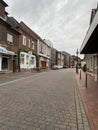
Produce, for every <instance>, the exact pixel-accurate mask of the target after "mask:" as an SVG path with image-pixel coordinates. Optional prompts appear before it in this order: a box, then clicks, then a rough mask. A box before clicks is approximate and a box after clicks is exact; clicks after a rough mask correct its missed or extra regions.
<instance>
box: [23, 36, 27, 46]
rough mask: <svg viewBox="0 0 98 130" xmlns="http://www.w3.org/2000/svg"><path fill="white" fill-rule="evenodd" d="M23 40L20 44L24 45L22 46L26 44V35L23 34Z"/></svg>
mask: <svg viewBox="0 0 98 130" xmlns="http://www.w3.org/2000/svg"><path fill="white" fill-rule="evenodd" d="M22 40H23V41H22V44H23V45H24V46H26V36H24V35H23V39H22Z"/></svg>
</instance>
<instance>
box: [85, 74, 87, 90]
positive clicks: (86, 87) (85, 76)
mask: <svg viewBox="0 0 98 130" xmlns="http://www.w3.org/2000/svg"><path fill="white" fill-rule="evenodd" d="M85 87H86V88H87V73H86V75H85Z"/></svg>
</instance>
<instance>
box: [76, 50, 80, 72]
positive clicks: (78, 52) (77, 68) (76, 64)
mask: <svg viewBox="0 0 98 130" xmlns="http://www.w3.org/2000/svg"><path fill="white" fill-rule="evenodd" d="M78 54H79V52H78V49H77V52H76V55H77V64H76V73H77V74H78Z"/></svg>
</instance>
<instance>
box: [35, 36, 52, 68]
mask: <svg viewBox="0 0 98 130" xmlns="http://www.w3.org/2000/svg"><path fill="white" fill-rule="evenodd" d="M37 54H38V56H39V58H38V59H39V61H38V64H39V65H38V66H39V68H41V69H49V68H50V59H51V47H50V46H49V45H48V44H47V43H46V42H45V41H44V40H42V39H41V38H40V39H39V41H38V50H37Z"/></svg>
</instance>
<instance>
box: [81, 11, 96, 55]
mask: <svg viewBox="0 0 98 130" xmlns="http://www.w3.org/2000/svg"><path fill="white" fill-rule="evenodd" d="M80 53H81V54H93V53H98V11H97V12H96V15H95V17H94V19H93V22H92V24H91V26H90V27H89V29H88V31H87V34H86V36H85V38H84V41H83V43H82V46H81V48H80Z"/></svg>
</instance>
